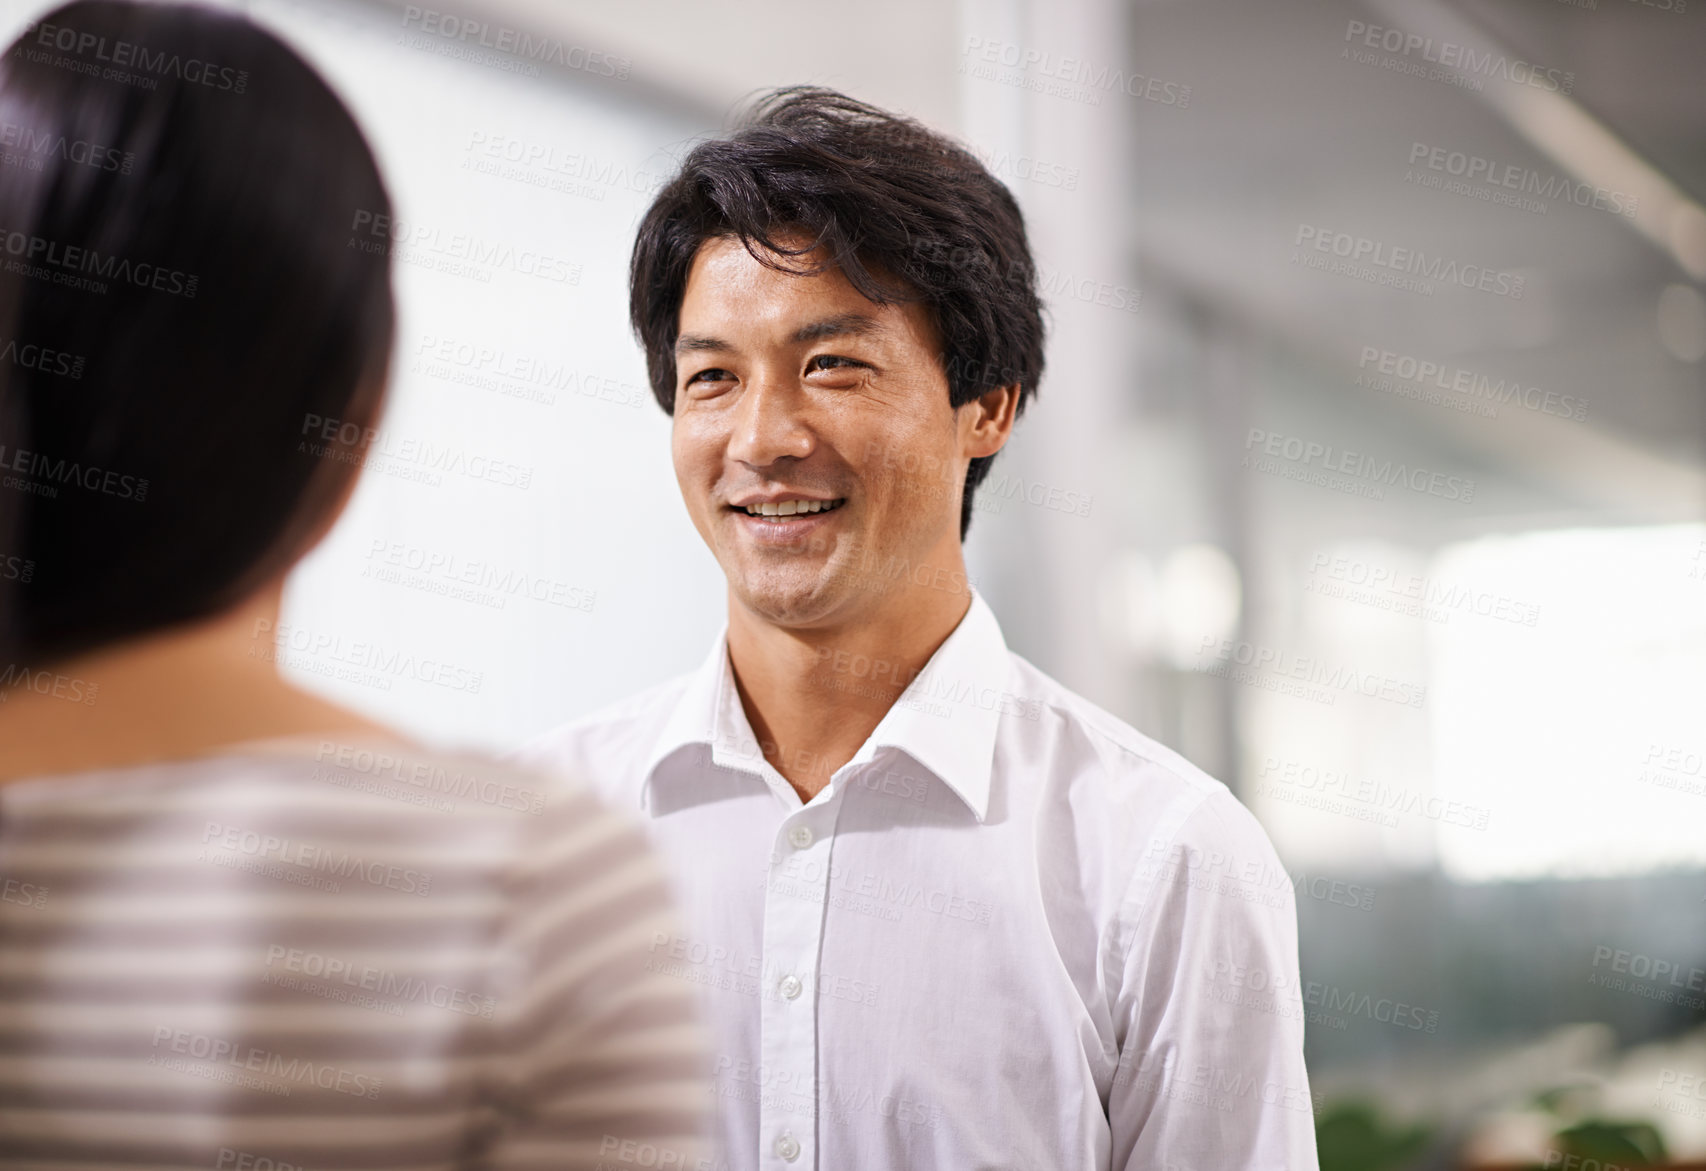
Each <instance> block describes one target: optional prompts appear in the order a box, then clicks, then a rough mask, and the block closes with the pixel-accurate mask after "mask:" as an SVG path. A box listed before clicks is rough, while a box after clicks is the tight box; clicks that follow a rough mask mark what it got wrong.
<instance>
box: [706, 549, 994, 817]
mask: <svg viewBox="0 0 1706 1171" xmlns="http://www.w3.org/2000/svg"><path fill="white" fill-rule="evenodd" d="M959 580H960V581H964V575H963V574H961V575H960V577H959ZM970 608H971V593H970V591H969V590H965V589H958V590H941V589H935V588H932V587H930V586H919V585H917V584H915V583H913V582H910V581H909V582H907V583H906V586H905V588H904V589H902V590H897V591H896V593H895V595H894V596H893V597H892V598H884V599H883V600H882V605H881V606H880V607H879V608H878V610H877V611H876V613H875V614H874V615H873V614H871V613H869V612H867V613H865V614H862V615H861V616H860V617H859V618H858V619H856V620H852V621H849V622H847V623H844V624H838V625H831V626H825V627H820V628H812V629H806V630H801V629H794V628H789V627H782V626H777V625H775V624H773V623H770V622H768V621H766V620H765V619H763V618H762V617H760V616H758V615H756V614H754V613H753V612H752V611H750V610H748V609H746V608H745V607H743V606H742V605H740V604H739V603H738V602H736V601H735V600H734V598H733V597H732V596H731V598H730V601H729V661H730V665H731V666H732V667H733V669H734V677H735V687H736V689H737V690H738V691H739V693H740V700H741V706H742V707H744V708H745V709H746V718H747V721H748V722H749V723H750V724H751V725H752V731H753V734H754V736H756V737H757V739H758V743H759V746H760V748H761V749H762V750H763V752H764V758H765V759H766V760H768V761H769V762H770V764H771V765H772V766H773V767H774V768H775V769H776V771H777V772H779V773H781V774H782V776H783V778H784V779H786V780H787V782H788V783H789V784H790V785H792V786H793V788H794V791H795V792H796V793H798V794H799V795H800V800H801V801H810V800H811V799H812V798H813V797H814V796H816V795H817V793H818V792H819V791H820V790H821V789H823V787H824V786H825V785H827V784H828V783H829V778H830V777H831V776H832V775H833V774H834V772H835V770H836V769H838V768H840V767H841V766H842V765H844V764H846V763H847V762H848V761H849V760H851V759H853V757H854V755H855V754H856V753H857V752H858V751H859V748H860V747H861V746H862V745H863V744H864V743H865V741H866V740H867V739H869V738H870V735H871V733H872V732H873V731H875V730H876V727H877V725H878V724H880V723H881V722H882V719H883V717H884V716H885V715H887V714H888V710H889V708H891V707H893V706H894V702H895V700H897V699H899V698H900V696H901V694H902V693H903V692H904V691H905V690H906V688H907V685H908V684H910V683H911V682H912V680H913V679H914V678H916V677H917V675H918V674H919V673H920V672H921V671H923V670H924V666H925V664H927V663H928V662H929V661H930V657H931V656H932V655H934V654H935V653H936V650H937V648H938V647H940V646H941V645H942V643H943V642H945V641H947V638H948V636H949V635H950V634H952V633H953V632H954V629H955V627H957V626H958V625H959V624H960V621H961V619H963V618H964V617H965V615H966V612H967V611H968V610H969V609H970Z"/></svg>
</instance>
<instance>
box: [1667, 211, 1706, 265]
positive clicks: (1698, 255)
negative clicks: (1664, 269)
mask: <svg viewBox="0 0 1706 1171" xmlns="http://www.w3.org/2000/svg"><path fill="white" fill-rule="evenodd" d="M1670 248H1671V251H1672V252H1674V253H1676V258H1677V260H1679V261H1681V262H1682V267H1683V268H1685V269H1687V270H1688V275H1689V276H1691V277H1693V278H1694V279H1696V280H1706V211H1701V210H1700V207H1699V206H1698V205H1697V204H1693V203H1679V204H1677V205H1676V208H1675V210H1673V211H1672V212H1671V216H1670Z"/></svg>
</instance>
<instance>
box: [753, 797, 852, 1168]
mask: <svg viewBox="0 0 1706 1171" xmlns="http://www.w3.org/2000/svg"><path fill="white" fill-rule="evenodd" d="M840 808H841V797H840V794H839V793H832V794H830V795H829V800H827V801H826V802H824V803H822V804H812V805H808V806H806V807H804V808H801V809H798V810H795V811H794V812H792V813H790V814H789V815H788V816H787V817H785V818H783V819H782V822H781V824H780V825H779V826H778V827H777V830H776V839H775V841H774V842H773V843H772V847H771V856H770V868H769V874H768V881H767V882H766V883H765V893H764V956H763V963H762V969H761V970H762V971H763V981H762V984H761V986H760V988H759V1004H760V1006H761V1007H760V1039H759V1055H760V1074H759V1080H760V1085H759V1113H758V1151H759V1159H760V1166H762V1167H764V1168H766V1169H767V1171H800V1169H801V1168H813V1169H815V1168H816V1167H817V1166H818V1151H817V1130H818V1128H817V1119H818V1109H819V1105H820V1103H821V1101H822V1094H821V1092H820V1087H819V1086H818V1083H817V1071H818V1060H817V1046H818V1027H817V1026H818V1019H817V1018H818V994H817V992H818V960H819V957H820V956H821V955H822V954H823V925H824V919H825V916H826V913H827V907H826V903H827V901H828V898H829V868H830V854H831V849H832V847H833V845H834V841H835V820H836V816H837V814H838V813H839V811H840Z"/></svg>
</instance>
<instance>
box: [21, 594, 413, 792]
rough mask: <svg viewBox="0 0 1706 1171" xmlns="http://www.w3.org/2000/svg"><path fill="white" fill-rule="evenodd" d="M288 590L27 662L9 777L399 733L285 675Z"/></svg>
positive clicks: (24, 666)
mask: <svg viewBox="0 0 1706 1171" xmlns="http://www.w3.org/2000/svg"><path fill="white" fill-rule="evenodd" d="M282 594H283V583H282V581H281V582H279V583H277V584H275V585H273V586H271V587H269V588H268V589H265V590H263V591H261V592H260V593H258V594H256V595H255V596H253V597H252V598H250V599H249V600H248V601H246V602H244V603H242V604H241V605H239V606H237V607H236V608H234V609H232V610H229V611H226V612H225V613H223V614H220V615H217V616H215V617H213V618H208V619H203V620H201V621H199V622H195V623H192V624H189V625H186V626H181V627H176V628H174V629H172V630H169V631H165V632H162V633H156V634H150V635H145V636H143V637H141V638H136V639H132V640H129V641H126V642H123V643H119V644H115V645H113V646H109V647H102V648H101V649H99V650H95V651H91V652H88V653H86V654H82V655H77V656H74V657H72V658H69V659H66V660H64V661H62V662H58V663H50V664H36V663H27V664H20V665H18V666H17V667H16V668H15V669H14V670H13V671H12V674H11V682H10V685H9V686H7V687H6V688H5V690H3V691H0V745H3V746H4V747H3V749H0V781H7V780H18V779H21V778H25V777H36V776H43V775H47V774H52V773H65V772H78V771H82V770H86V769H96V768H114V767H123V766H127V765H140V764H146V763H150V762H154V761H162V760H175V759H180V758H183V757H190V756H199V755H202V754H205V753H208V752H211V751H215V750H217V749H219V748H221V747H224V746H227V745H235V744H241V743H244V742H247V741H253V740H268V739H275V738H279V737H286V736H304V735H313V734H328V735H346V736H348V735H359V736H378V737H382V738H385V739H390V740H398V739H399V736H398V735H397V733H396V732H394V731H392V730H391V729H388V728H386V727H384V726H383V725H380V724H377V723H374V722H373V721H371V720H368V719H366V718H364V717H362V716H360V715H358V714H356V713H355V712H351V711H347V710H345V709H343V708H340V707H338V706H337V705H335V704H331V703H328V702H326V701H325V700H322V699H318V698H316V697H315V696H312V695H310V694H308V693H307V692H305V691H301V690H299V689H297V688H296V687H293V686H291V685H290V684H288V683H286V682H285V681H284V679H283V678H281V677H280V675H279V672H278V667H277V664H276V662H275V652H274V643H273V640H274V636H275V633H276V632H277V630H278V614H279V603H280V599H281V596H282ZM25 668H27V671H26V669H25Z"/></svg>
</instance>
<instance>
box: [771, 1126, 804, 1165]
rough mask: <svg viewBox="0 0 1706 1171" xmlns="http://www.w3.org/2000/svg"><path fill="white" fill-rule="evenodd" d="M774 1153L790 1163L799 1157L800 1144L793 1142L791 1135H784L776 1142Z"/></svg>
mask: <svg viewBox="0 0 1706 1171" xmlns="http://www.w3.org/2000/svg"><path fill="white" fill-rule="evenodd" d="M776 1153H777V1154H778V1155H781V1156H782V1157H783V1158H784V1159H786V1160H788V1162H790V1163H792V1162H793V1161H794V1160H795V1159H797V1158H799V1157H800V1144H799V1143H798V1142H796V1141H795V1139H794V1136H793V1135H791V1134H787V1133H784V1134H783V1135H782V1136H781V1137H780V1138H778V1139H777V1140H776Z"/></svg>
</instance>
